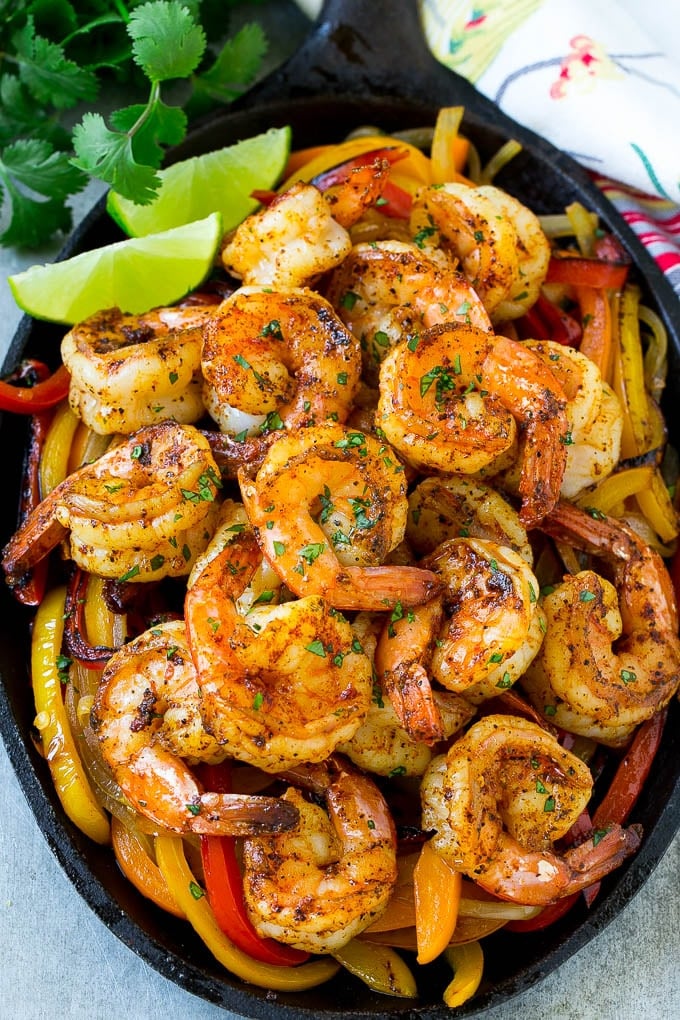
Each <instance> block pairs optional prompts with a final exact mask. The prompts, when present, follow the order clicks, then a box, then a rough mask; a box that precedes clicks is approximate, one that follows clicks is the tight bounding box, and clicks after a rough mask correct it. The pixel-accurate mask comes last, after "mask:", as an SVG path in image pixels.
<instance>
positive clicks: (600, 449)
mask: <svg viewBox="0 0 680 1020" xmlns="http://www.w3.org/2000/svg"><path fill="white" fill-rule="evenodd" d="M524 345H525V346H526V347H527V348H528V349H529V350H531V351H533V352H534V353H535V354H537V355H538V356H539V357H540V358H541V359H542V360H543V361H544V362H545V363H546V365H547V366H548V367H549V369H550V370H551V372H552V373H553V375H554V376H555V378H556V379H557V381H558V382H559V383H560V385H561V386H562V389H563V390H564V393H565V395H566V398H567V406H566V414H567V422H568V426H567V442H566V464H565V468H564V477H563V479H562V485H561V487H560V495H561V496H562V497H563V498H564V499H573V498H574V497H576V496H578V494H579V493H580V492H582V491H583V490H584V489H586V488H588V486H591V485H597V483H598V482H601V481H602V480H603V479H604V478H606V477H607V476H608V475H610V474H611V472H612V471H613V470H614V468H615V467H616V465H617V464H618V461H619V456H620V453H621V434H622V432H623V410H622V408H621V403H620V401H619V398H618V397H617V396H616V394H615V393H614V391H613V390H612V388H611V386H609V385H608V384H607V383H606V382H605V381H604V379H603V378H602V376H601V374H600V370H599V369H598V367H597V365H595V363H594V362H593V361H591V360H590V358H587V357H586V356H585V354H581V352H580V351H577V350H574V348H573V347H567V346H565V345H564V344H559V343H556V342H555V341H552V340H526V341H525V342H524ZM520 447H521V443H520ZM518 461H519V459H518ZM518 471H519V469H518V467H517V466H515V467H513V468H511V469H510V470H509V471H507V472H504V473H503V476H502V479H503V484H504V485H505V486H507V487H508V489H510V490H512V489H516V486H517V482H518Z"/></svg>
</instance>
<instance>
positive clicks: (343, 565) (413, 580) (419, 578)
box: [239, 423, 438, 610]
mask: <svg viewBox="0 0 680 1020" xmlns="http://www.w3.org/2000/svg"><path fill="white" fill-rule="evenodd" d="M239 481H240V485H241V494H242V498H243V502H244V504H245V507H246V511H247V513H248V517H249V518H250V520H251V522H252V524H253V526H254V528H255V531H256V534H257V536H258V541H259V542H260V543H261V545H262V548H263V550H264V552H265V555H266V556H267V558H268V560H269V561H270V563H271V564H272V566H273V567H274V569H275V570H276V572H277V573H278V574H279V576H280V577H281V578H282V580H283V581H284V583H285V584H286V585H287V586H288V587H289V588H290V589H291V591H293V592H294V593H295V594H296V595H298V596H303V595H306V594H316V595H322V596H323V597H324V598H325V599H327V600H328V601H329V602H330V603H331V604H332V605H333V606H335V607H336V608H338V609H379V610H385V609H387V608H394V606H395V605H396V604H397V602H401V603H402V605H418V604H419V603H421V602H425V601H427V599H428V598H430V597H431V596H432V595H434V594H436V591H437V587H438V586H437V584H436V582H435V579H434V576H433V575H432V573H431V572H429V571H426V570H420V569H419V568H417V567H408V566H391V565H385V566H380V565H379V564H382V563H383V561H384V559H385V557H386V556H387V554H388V553H389V552H391V551H392V550H393V549H394V548H396V546H397V545H398V544H399V542H400V541H401V539H402V537H403V534H404V528H405V525H406V509H407V502H406V483H405V480H404V470H403V467H402V466H401V465H400V463H399V461H398V459H397V457H396V456H395V455H394V453H393V451H392V450H390V448H389V447H388V446H387V445H386V444H385V443H382V442H380V441H379V440H377V439H374V438H373V437H372V436H369V435H367V434H365V433H363V432H357V431H352V430H351V429H347V428H344V427H343V426H342V425H335V424H332V423H328V424H325V425H316V426H313V427H310V428H307V429H303V430H302V432H300V433H299V434H298V435H292V434H290V435H289V434H286V435H284V436H282V438H281V439H279V440H278V442H276V443H275V444H274V445H273V446H272V447H271V448H270V449H269V451H268V453H267V455H266V457H265V459H264V462H263V464H262V467H261V468H260V470H259V471H258V473H257V476H256V478H255V479H254V480H251V479H250V478H248V476H247V475H246V473H245V472H240V474H239ZM376 564H378V565H376Z"/></svg>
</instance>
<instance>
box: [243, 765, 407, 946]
mask: <svg viewBox="0 0 680 1020" xmlns="http://www.w3.org/2000/svg"><path fill="white" fill-rule="evenodd" d="M326 772H327V776H326V780H325V782H324V783H323V786H318V787H317V792H318V793H320V794H322V795H323V797H324V800H325V805H326V810H325V811H324V809H323V808H322V807H320V806H319V805H318V804H313V803H310V802H309V801H308V800H306V799H305V798H304V796H303V795H302V794H301V793H300V791H299V790H297V789H295V788H293V787H291V788H289V789H288V790H287V791H286V793H285V794H284V799H285V800H286V801H287V802H288V803H290V804H292V805H294V806H295V807H296V808H297V810H298V811H299V814H300V821H299V823H298V826H297V827H296V828H295V829H293V830H292V831H291V832H290V833H289V834H288V835H287V836H284V835H283V833H281V834H276V835H272V837H269V836H265V837H259V836H258V837H255V838H253V839H247V840H245V841H244V844H243V866H244V874H243V888H244V895H245V902H246V908H247V910H248V914H249V917H250V920H251V921H252V923H253V925H254V926H255V928H256V929H257V931H258V933H259V934H260V935H262V936H272V937H273V938H275V939H278V940H279V942H285V943H287V944H289V945H292V946H297V947H298V948H299V949H307V950H310V951H311V952H313V953H332V952H333V951H334V950H338V949H340V948H341V947H342V946H344V945H346V943H347V942H349V941H350V939H352V938H354V936H355V935H358V934H359V932H361V931H363V930H364V929H365V928H367V927H368V925H369V924H370V923H371V922H372V921H373V920H374V919H375V918H376V917H378V916H379V915H380V914H381V913H382V911H383V910H384V909H385V907H386V906H387V903H388V901H389V899H390V896H391V895H392V891H393V889H394V887H395V884H396V880H397V856H396V835H395V830H394V823H393V821H392V817H391V815H390V812H389V809H388V807H387V804H386V803H385V800H384V799H383V796H382V794H381V793H380V791H379V790H378V788H377V786H376V785H375V784H374V783H373V782H372V781H371V780H370V779H369V778H368V776H365V775H362V774H361V773H359V772H355V771H354V769H351V768H350V767H349V766H348V765H346V764H343V763H341V762H340V761H339V760H336V759H331V760H329V762H328V764H327V768H326Z"/></svg>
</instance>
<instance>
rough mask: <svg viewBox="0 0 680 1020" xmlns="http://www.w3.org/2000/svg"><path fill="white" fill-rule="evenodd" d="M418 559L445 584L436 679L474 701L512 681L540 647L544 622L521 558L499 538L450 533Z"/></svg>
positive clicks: (532, 581)
mask: <svg viewBox="0 0 680 1020" xmlns="http://www.w3.org/2000/svg"><path fill="white" fill-rule="evenodd" d="M422 562H423V564H424V565H426V566H428V567H429V568H430V569H431V570H433V571H434V572H435V573H436V574H437V575H439V576H440V577H441V578H442V580H443V581H444V584H445V589H444V608H445V617H444V622H443V624H442V626H441V627H440V629H439V631H438V636H437V641H436V644H435V646H434V648H433V651H432V655H431V660H430V665H429V669H430V673H431V675H432V676H433V678H434V679H435V680H437V681H438V682H439V683H440V684H442V686H443V687H446V688H447V689H448V690H451V691H455V692H456V693H458V694H462V695H464V696H465V698H466V700H469V701H472V702H473V704H478V703H479V702H480V701H484V700H486V699H487V698H491V697H494V696H495V695H497V694H499V693H500V692H502V691H504V690H507V689H508V688H510V687H512V685H513V684H514V683H515V681H516V680H517V679H518V678H519V677H520V676H521V675H522V673H523V672H524V671H525V669H526V668H527V666H528V664H529V663H530V662H531V660H532V659H533V657H534V656H535V655H536V653H537V652H538V649H539V648H540V645H541V642H542V640H543V627H544V625H545V620H544V617H543V610H542V609H541V608H540V606H539V603H538V591H539V588H538V581H537V580H536V578H535V577H534V575H533V573H532V571H531V569H530V568H529V566H528V564H527V563H526V561H525V560H523V559H522V558H521V557H520V556H518V555H517V554H516V553H515V552H513V551H512V549H508V548H506V547H505V546H502V545H498V544H497V543H496V542H490V541H487V540H485V539H475V538H453V539H450V540H449V541H448V542H444V543H443V544H442V545H440V546H439V547H438V548H437V549H435V551H434V552H433V553H431V554H430V555H429V556H427V557H426V558H425V559H424V560H423V561H422Z"/></svg>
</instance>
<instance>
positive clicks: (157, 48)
mask: <svg viewBox="0 0 680 1020" xmlns="http://www.w3.org/2000/svg"><path fill="white" fill-rule="evenodd" d="M128 33H129V35H130V37H131V38H132V56H133V59H134V61H135V62H136V63H137V64H139V66H140V67H141V68H142V70H143V71H144V73H145V74H146V76H147V77H148V78H150V79H151V81H152V82H160V81H167V80H168V79H169V78H188V77H189V75H190V74H191V73H192V72H193V71H194V70H195V69H196V68H197V67H198V64H199V62H200V60H201V57H202V56H203V53H204V50H205V44H206V39H205V33H204V32H203V29H202V28H201V27H200V25H197V24H196V22H195V21H194V19H193V16H192V14H191V12H190V11H189V10H188V8H187V7H185V6H184V5H183V4H180V3H178V2H177V0H170V2H169V3H168V2H164V0H152V2H151V3H146V4H142V6H141V7H136V8H135V10H134V11H132V13H131V15H130V21H129V22H128Z"/></svg>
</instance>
